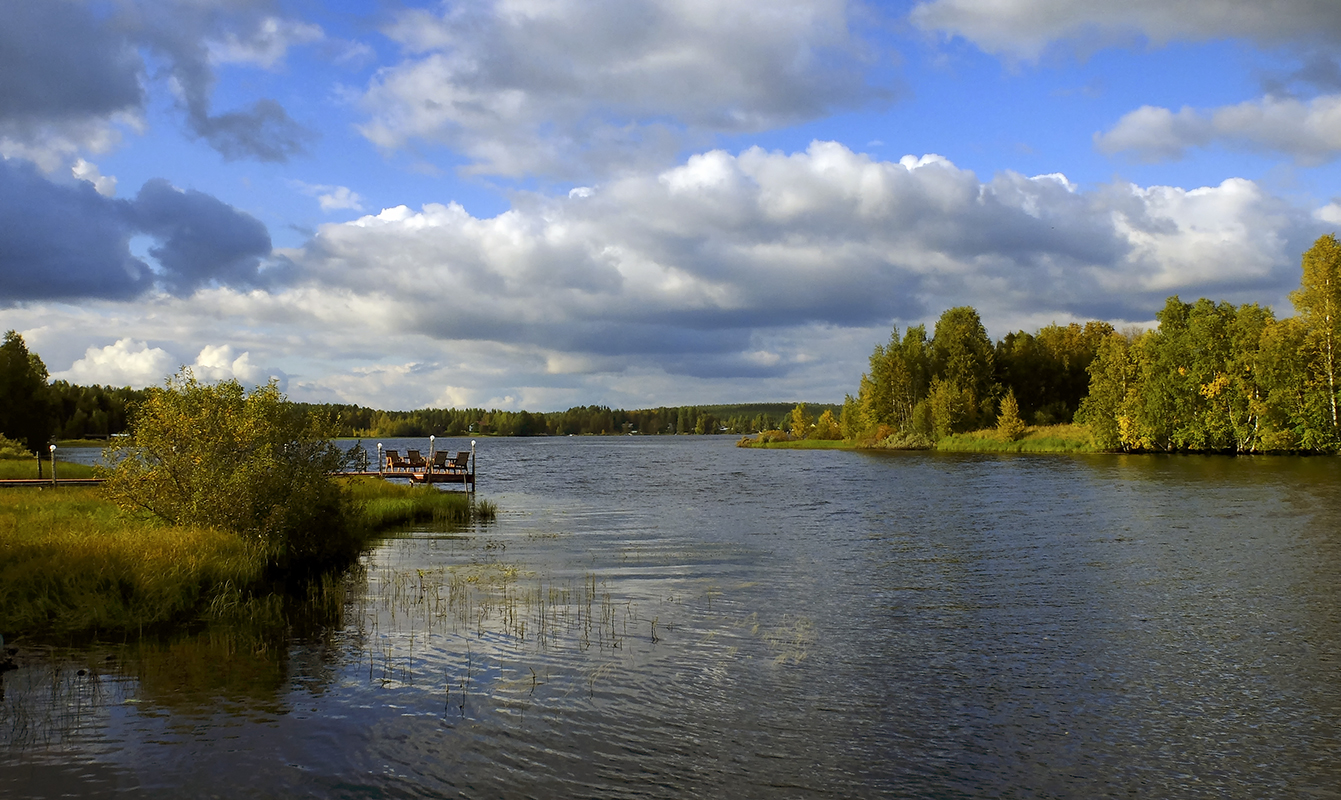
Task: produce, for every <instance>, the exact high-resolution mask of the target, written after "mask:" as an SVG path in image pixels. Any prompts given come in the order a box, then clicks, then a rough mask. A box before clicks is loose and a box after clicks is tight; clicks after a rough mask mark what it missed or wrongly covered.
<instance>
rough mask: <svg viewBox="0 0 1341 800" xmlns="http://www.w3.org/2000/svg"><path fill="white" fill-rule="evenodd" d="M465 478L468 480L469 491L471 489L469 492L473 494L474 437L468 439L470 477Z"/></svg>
mask: <svg viewBox="0 0 1341 800" xmlns="http://www.w3.org/2000/svg"><path fill="white" fill-rule="evenodd" d="M467 480H469V481H470V491H471V493H472V494H473V493H474V492H475V440H474V439H471V440H470V477H469V478H468V479H467Z"/></svg>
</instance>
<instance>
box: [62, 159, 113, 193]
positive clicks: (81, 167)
mask: <svg viewBox="0 0 1341 800" xmlns="http://www.w3.org/2000/svg"><path fill="white" fill-rule="evenodd" d="M70 174H72V175H74V176H75V177H76V178H78V179H79V180H81V181H88V182H89V183H91V184H93V188H94V189H96V190H97V192H98V194H100V195H102V196H103V197H115V196H116V178H114V177H112V176H111V175H103V174H102V172H100V171H99V170H98V165H97V164H91V163H89V162H88V161H85V160H84V159H82V158H80V159H76V160H75V163H74V166H72V167H70Z"/></svg>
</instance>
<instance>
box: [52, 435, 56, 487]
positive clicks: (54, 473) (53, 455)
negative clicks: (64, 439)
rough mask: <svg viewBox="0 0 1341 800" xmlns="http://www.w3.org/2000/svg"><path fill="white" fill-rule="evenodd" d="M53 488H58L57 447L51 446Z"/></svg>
mask: <svg viewBox="0 0 1341 800" xmlns="http://www.w3.org/2000/svg"><path fill="white" fill-rule="evenodd" d="M51 488H53V489H55V488H56V445H54V444H53V445H51Z"/></svg>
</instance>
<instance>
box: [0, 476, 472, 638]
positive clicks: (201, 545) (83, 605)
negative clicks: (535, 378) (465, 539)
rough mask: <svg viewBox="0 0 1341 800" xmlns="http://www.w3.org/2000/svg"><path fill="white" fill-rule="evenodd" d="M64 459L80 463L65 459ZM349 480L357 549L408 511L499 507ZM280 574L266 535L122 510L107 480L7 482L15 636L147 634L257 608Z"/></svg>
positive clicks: (1, 541) (9, 597)
mask: <svg viewBox="0 0 1341 800" xmlns="http://www.w3.org/2000/svg"><path fill="white" fill-rule="evenodd" d="M0 463H2V462H0ZM65 466H74V465H62V464H59V463H58V464H57V469H58V470H63V468H64V467H65ZM45 472H46V471H45V470H44V473H45ZM58 474H60V473H58ZM347 488H348V491H349V496H350V498H351V500H352V503H351V506H352V509H351V513H352V514H354V519H353V520H351V522H352V525H351V527H352V528H353V529H354V531H355V536H353V537H352V539H351V541H352V542H354V543H355V544H356V545H357V546H358V547H360V548H361V547H365V546H367V545H368V544H369V543H371V542H372V541H373V540H374V539H376V537H377V536H378V535H379V534H380V533H381V532H383V531H385V530H387V529H388V528H394V527H396V526H400V525H405V524H407V523H410V522H422V521H429V520H431V521H434V522H435V523H441V524H444V525H460V524H466V523H469V522H470V521H472V520H481V521H489V520H492V519H493V518H494V516H495V514H496V513H497V509H496V508H495V506H494V505H493V504H492V503H489V502H487V501H481V500H475V499H474V498H473V497H471V496H468V495H466V494H464V493H452V492H440V491H438V490H437V489H434V488H432V487H423V486H400V485H396V484H392V483H388V482H386V481H382V480H379V479H377V478H362V479H354V480H351V481H349V482H348V484H347ZM355 555H357V553H352V554H350V557H351V558H353V557H354V556H355ZM277 579H278V580H280V581H281V582H282V581H283V579H284V576H282V575H279V576H277V575H275V574H274V572H273V569H272V565H271V564H270V563H269V562H268V560H267V556H266V552H265V550H264V548H263V547H262V546H261V544H260V543H259V542H257V541H252V540H248V539H246V538H244V537H242V536H240V535H238V534H234V533H229V532H225V531H220V530H215V529H210V528H197V527H184V526H172V525H166V524H162V523H159V522H156V521H153V520H147V519H144V518H141V517H135V516H131V515H128V514H125V513H123V512H122V511H121V510H120V509H118V508H117V507H116V506H115V505H114V504H113V503H112V502H111V501H109V500H107V499H106V498H105V497H104V496H103V494H102V491H101V489H99V488H94V487H65V488H57V489H49V488H42V489H31V488H15V489H4V490H0V635H4V636H5V637H6V638H8V639H13V638H14V637H16V636H18V637H23V636H28V637H32V638H37V639H44V640H61V639H74V638H78V639H85V640H86V639H89V638H93V637H104V638H105V637H109V636H110V637H125V636H138V635H140V634H142V633H150V632H162V631H165V630H170V629H172V628H174V627H177V626H181V625H184V624H185V625H191V624H196V623H199V622H201V621H209V620H218V619H230V618H231V617H230V614H231V615H236V614H237V613H244V614H246V613H253V612H254V611H255V607H256V603H257V602H258V598H259V601H260V602H262V604H264V602H266V601H265V598H264V597H259V595H263V594H265V593H266V592H267V591H268V589H267V587H269V586H270V585H271V583H272V582H274V581H275V580H277ZM290 588H292V587H290Z"/></svg>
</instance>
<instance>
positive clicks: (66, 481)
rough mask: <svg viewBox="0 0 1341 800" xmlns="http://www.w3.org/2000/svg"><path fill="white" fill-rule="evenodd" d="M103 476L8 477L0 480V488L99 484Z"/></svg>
mask: <svg viewBox="0 0 1341 800" xmlns="http://www.w3.org/2000/svg"><path fill="white" fill-rule="evenodd" d="M102 482H103V479H102V478H61V477H57V478H56V480H55V481H52V480H51V479H50V478H7V479H5V480H0V489H5V488H17V487H22V486H36V487H38V488H41V487H43V486H47V487H51V486H97V485H98V484H100V483H102Z"/></svg>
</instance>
